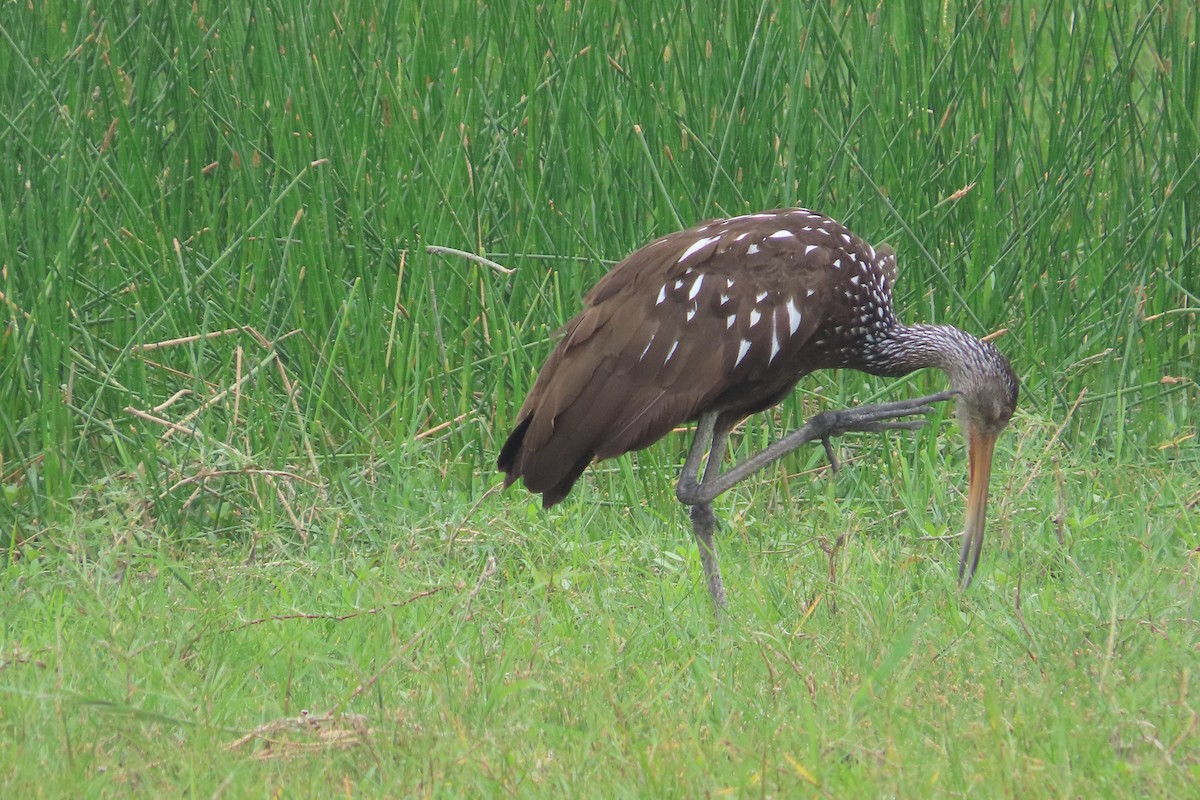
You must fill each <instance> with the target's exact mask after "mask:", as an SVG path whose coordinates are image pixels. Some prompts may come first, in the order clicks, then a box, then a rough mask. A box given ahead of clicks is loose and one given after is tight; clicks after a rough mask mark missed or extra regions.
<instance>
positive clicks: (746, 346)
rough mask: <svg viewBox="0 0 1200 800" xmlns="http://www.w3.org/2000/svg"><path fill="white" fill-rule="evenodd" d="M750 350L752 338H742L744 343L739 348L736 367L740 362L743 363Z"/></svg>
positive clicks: (735, 362) (734, 363)
mask: <svg viewBox="0 0 1200 800" xmlns="http://www.w3.org/2000/svg"><path fill="white" fill-rule="evenodd" d="M749 352H750V340H749V339H742V345H741V347H739V348H738V357H737V361H734V362H733V365H734V366H735V367H736V366H737V365H738V364H740V363H742V359H743V358H745V357H746V353H749Z"/></svg>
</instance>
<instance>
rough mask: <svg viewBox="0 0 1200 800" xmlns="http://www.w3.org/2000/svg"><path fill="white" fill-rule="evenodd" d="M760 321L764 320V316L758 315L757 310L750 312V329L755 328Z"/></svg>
mask: <svg viewBox="0 0 1200 800" xmlns="http://www.w3.org/2000/svg"><path fill="white" fill-rule="evenodd" d="M760 319H762V314H760V313H758V309H757V308H756V309H754V310H753V311H751V312H750V327H751V328H753V327H754V326H755V325H757V324H758V321H759V320H760Z"/></svg>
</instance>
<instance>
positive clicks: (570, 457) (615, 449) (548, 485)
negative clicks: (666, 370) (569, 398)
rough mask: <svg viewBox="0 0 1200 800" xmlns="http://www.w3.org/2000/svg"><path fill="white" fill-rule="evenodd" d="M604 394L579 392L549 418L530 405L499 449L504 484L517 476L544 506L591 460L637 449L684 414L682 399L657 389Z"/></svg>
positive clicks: (557, 497)
mask: <svg viewBox="0 0 1200 800" xmlns="http://www.w3.org/2000/svg"><path fill="white" fill-rule="evenodd" d="M605 395H606V392H605V391H604V390H603V389H601V390H599V391H597V392H593V393H590V394H586V395H582V396H580V397H579V398H577V400H576V402H575V403H574V404H572V405H571V406H569V407H568V408H567V409H566V410H564V411H562V412H561V413H560V414H558V415H555V416H554V417H553V420H551V419H549V418H548V416H549V410H548V409H546V408H544V407H535V409H534V410H533V411H532V412H531V413H529V414H528V415H527V416H526V417H525V418H523V419H522V420H521V422H520V423H518V425H517V427H516V428H515V429H514V430H513V432H512V433H511V434H510V435H509V437H508V439H507V440H506V441H505V443H504V446H503V447H502V448H501V450H500V456H499V458H498V459H497V466H498V467H499V468H500V470H501V471H502V472H504V473H505V482H504V483H505V486H506V487H507V486H509V485H511V484H512V483H514V482H515V481H516V480H517V479H518V478H521V479H522V480H523V481H524V483H525V486H526V488H528V489H529V491H531V492H535V493H540V494H541V495H542V503H543V505H545V506H546V507H547V508H549V507H550V506H552V505H555V504H556V503H559V502H561V501H562V500H563V498H565V497H566V496H567V494H568V493H569V492H570V491H571V488H572V487H573V486H574V485H575V482H576V481H578V480H579V477H580V476H581V475H582V474H583V472H584V470H585V469H587V467H588V464H590V463H591V462H592V460H593V459H608V458H615V457H617V456H619V455H621V454H623V453H628V452H630V451H632V450H640V449H642V448H643V447H646V446H648V445H650V444H652V443H654V442H656V441H658V440H659V439H661V438H662V437H663V436H666V435H667V434H668V433H670V432H671V429H672V428H674V427H675V425H677V424H678V423H680V422H682V421H683V420H685V419H687V418H688V414H687V409H684V408H680V407H679V405H680V404H679V402H678V401H679V400H681V399H682V398H679V397H673V396H671V395H668V394H666V393H664V392H662V391H661V390H657V391H654V392H653V393H651V392H649V391H647V392H646V393H645V394H644V395H643V396H637V395H635V396H634V397H620V398H612V397H606V396H605ZM684 405H688V404H686V403H685V404H684Z"/></svg>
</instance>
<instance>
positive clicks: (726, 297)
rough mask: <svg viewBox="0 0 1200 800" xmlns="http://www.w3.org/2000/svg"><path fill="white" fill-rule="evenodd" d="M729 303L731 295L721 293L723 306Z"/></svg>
mask: <svg viewBox="0 0 1200 800" xmlns="http://www.w3.org/2000/svg"><path fill="white" fill-rule="evenodd" d="M728 302H729V295H727V294H725V293H724V292H721V305H725V304H726V303H728Z"/></svg>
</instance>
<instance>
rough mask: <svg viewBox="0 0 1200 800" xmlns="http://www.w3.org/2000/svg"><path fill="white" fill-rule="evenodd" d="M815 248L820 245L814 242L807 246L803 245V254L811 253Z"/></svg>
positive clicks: (818, 247)
mask: <svg viewBox="0 0 1200 800" xmlns="http://www.w3.org/2000/svg"><path fill="white" fill-rule="evenodd" d="M817 249H820V246H819V245H815V244H810V245H807V246H805V248H804V255H808V254H809V253H811V252H812V251H813V250H817Z"/></svg>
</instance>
